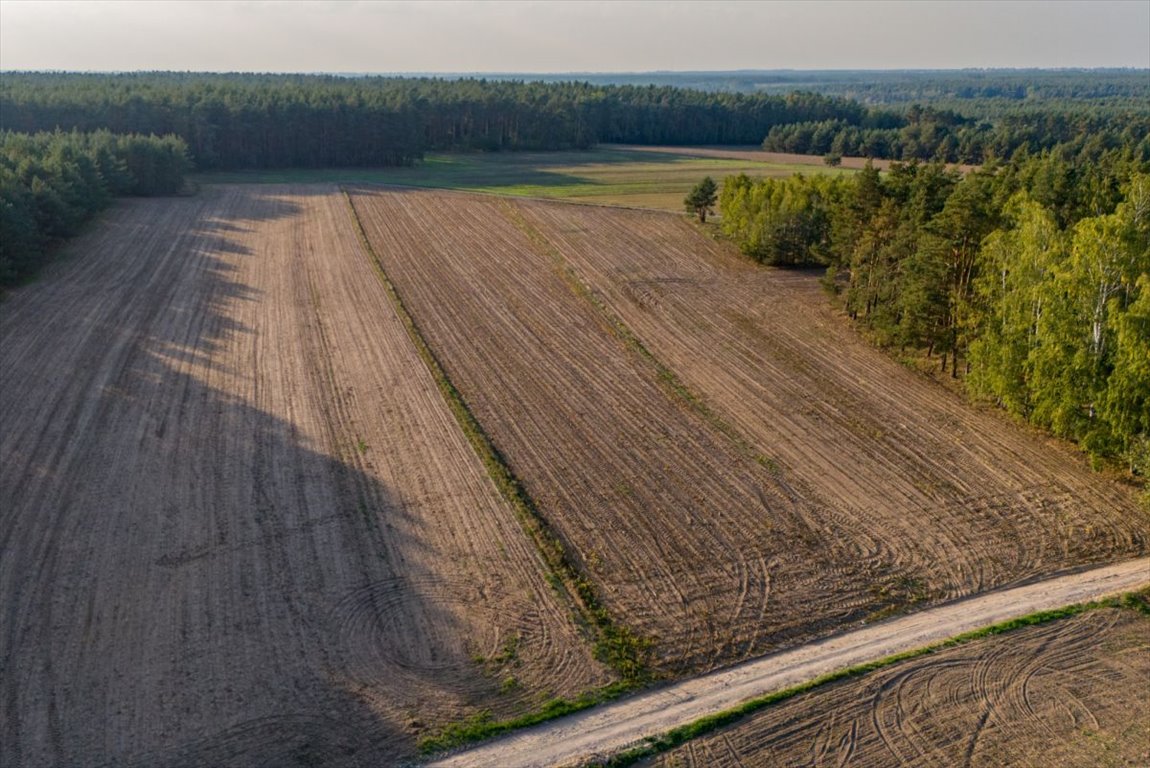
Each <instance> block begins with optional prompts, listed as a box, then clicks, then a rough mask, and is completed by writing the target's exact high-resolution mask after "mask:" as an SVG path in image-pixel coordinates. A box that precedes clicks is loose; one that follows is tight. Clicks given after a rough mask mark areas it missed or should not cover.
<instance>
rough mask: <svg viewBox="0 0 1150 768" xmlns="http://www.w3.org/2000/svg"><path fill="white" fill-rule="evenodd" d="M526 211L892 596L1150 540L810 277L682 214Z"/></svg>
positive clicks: (1119, 493) (1084, 473)
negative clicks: (867, 329) (844, 310)
mask: <svg viewBox="0 0 1150 768" xmlns="http://www.w3.org/2000/svg"><path fill="white" fill-rule="evenodd" d="M519 205H520V210H522V212H523V215H524V216H525V217H526V218H527V219H528V220H529V222H530V223H531V226H532V227H533V228H534V229H535V230H536V231H538V232H540V233H541V234H542V236H544V237H545V238H546V239H547V241H548V243H549V246H550V247H551V248H553V249H554V250H556V251H557V252H559V253H561V254H562V256H563V258H564V259H565V260H566V261H567V262H568V263H569V264H571V265H572V267H573V268H574V269H575V271H576V272H577V273H578V274H579V275H580V276H581V277H582V278H583V279H584V280H586V281H587V283H588V284H589V285H590V286H591V288H592V289H593V291H594V292H595V293H596V295H598V296H599V297H600V299H601V301H603V302H604V303H605V304H606V305H607V306H608V307H609V308H610V310H611V312H613V313H615V314H616V315H617V316H618V317H619V318H621V319H622V320H623V322H625V323H626V324H627V325H628V326H629V327H630V328H631V329H632V330H633V331H634V333H635V334H636V335H637V336H638V337H639V338H641V339H642V340H643V342H644V343H645V344H646V345H647V347H648V348H649V349H650V350H651V352H652V353H653V354H654V355H655V356H656V357H658V358H660V359H661V360H663V361H664V362H665V363H666V364H667V365H668V366H669V367H670V368H671V369H673V370H674V371H675V372H676V373H677V374H678V375H679V376H680V377H681V378H682V379H683V380H684V382H685V383H686V385H687V386H688V387H690V388H691V389H692V390H693V391H695V392H696V393H698V394H699V395H700V397H701V398H702V399H703V400H704V401H705V402H706V403H707V404H708V405H709V406H711V407H712V408H713V409H714V411H716V412H717V413H718V414H719V415H720V416H721V417H722V419H723V420H725V421H726V422H727V423H729V424H730V425H733V427H734V429H735V431H736V432H737V433H738V434H739V435H740V436H742V437H743V438H744V439H746V440H747V441H748V442H749V443H750V444H751V445H752V446H753V448H754V449H755V450H757V451H760V452H762V453H763V454H765V455H767V456H769V457H770V458H771V459H773V460H774V461H775V462H776V463H777V464H778V465H779V467H780V468H781V470H782V476H783V478H784V479H785V480H786V482H787V483H789V484H790V485H791V486H792V487H794V488H795V489H796V490H797V491H798V492H799V494H800V495H801V497H802V498H803V500H804V501H805V503H806V504H807V505H808V507H809V508H810V509H811V520H812V523H811V524H812V526H814V527H815V528H818V529H821V528H822V527H823V526H826V525H830V526H833V527H834V529H835V530H836V531H838V532H839V535H846V536H848V537H849V538H850V539H851V540H852V542H853V547H854V549H855V552H856V554H857V557H859V558H861V559H863V560H865V561H867V562H869V563H870V564H872V565H873V568H874V572H875V573H876V574H885V575H886V576H887V577H888V580H887V581H886V582H880V584H879V586H880V587H882V588H883V589H885V590H886V591H887V594H889V595H891V596H892V597H895V596H897V595H898V594H899V593H903V594H904V596H905V597H908V598H913V597H916V596H917V597H920V598H933V597H956V596H959V595H963V594H968V593H971V592H976V591H980V590H985V589H988V588H991V587H997V586H1002V585H1005V584H1009V583H1014V582H1017V581H1019V580H1023V579H1028V578H1033V577H1035V576H1038V575H1042V574H1049V573H1052V572H1055V571H1057V570H1060V569H1064V568H1068V567H1072V566H1075V565H1079V564H1084V563H1089V562H1096V561H1104V560H1108V559H1113V558H1117V557H1121V556H1133V555H1135V554H1138V553H1141V552H1144V551H1145V550H1146V547H1147V535H1148V532H1150V519H1148V517H1147V515H1146V513H1145V512H1144V511H1139V509H1138V505H1137V503H1136V502H1135V500H1134V499H1133V496H1132V494H1131V493H1130V492H1129V491H1128V489H1125V488H1123V487H1121V486H1119V485H1118V484H1116V483H1115V482H1114V480H1113V479H1110V478H1107V477H1103V476H1100V475H1098V474H1096V473H1093V472H1091V471H1089V469H1087V468H1086V467H1085V465H1084V463H1083V461H1082V459H1081V457H1080V456H1078V455H1076V454H1074V453H1072V452H1071V451H1069V450H1067V449H1066V448H1064V447H1063V446H1060V445H1057V444H1055V443H1054V442H1053V441H1049V442H1044V441H1042V440H1040V439H1037V438H1036V437H1035V435H1034V434H1033V433H1029V432H1027V431H1024V430H1023V429H1020V428H1019V427H1018V426H1016V425H1014V424H1011V423H1009V422H1007V421H1006V420H1005V419H1003V418H1000V417H999V415H998V414H996V413H987V412H980V411H978V410H977V409H973V408H971V407H970V406H969V405H967V404H966V403H964V402H962V400H961V399H960V398H959V397H958V395H956V394H954V393H952V392H950V391H948V390H946V389H944V388H943V387H941V386H938V385H936V384H934V383H932V382H930V381H928V380H926V379H924V378H923V377H921V376H919V375H917V374H915V373H914V372H912V371H910V370H908V369H906V368H904V367H902V366H900V365H898V364H897V363H895V362H894V361H892V360H891V359H890V358H888V357H887V356H886V355H884V354H881V353H879V352H877V351H876V350H874V349H872V348H870V347H869V346H867V345H866V344H864V343H863V342H862V341H860V340H859V338H858V337H857V336H856V334H855V333H854V332H853V331H852V330H851V329H850V328H849V327H848V326H847V325H846V324H845V323H844V322H842V320H841V318H839V317H836V316H835V313H834V311H833V310H832V309H831V308H830V306H829V305H828V302H827V300H826V297H825V296H824V295H823V294H822V291H821V289H820V287H819V284H818V280H817V276H816V275H815V274H812V273H810V272H807V273H802V272H787V271H782V270H772V269H764V268H762V267H757V266H755V265H754V264H752V263H750V262H748V261H747V260H746V259H743V258H741V257H739V256H738V255H737V254H735V253H733V252H732V251H731V250H730V249H728V248H726V247H724V246H723V245H721V244H719V243H716V242H714V241H712V240H710V239H709V238H706V237H703V236H701V235H699V234H698V232H697V230H695V228H694V227H693V226H691V225H690V224H689V223H688V222H687V221H685V220H684V219H683V218H681V217H672V216H665V215H661V214H655V213H647V212H642V211H623V210H608V209H602V208H592V207H587V206H571V205H553V204H540V203H522V204H519Z"/></svg>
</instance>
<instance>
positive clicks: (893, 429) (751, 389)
mask: <svg viewBox="0 0 1150 768" xmlns="http://www.w3.org/2000/svg"><path fill="white" fill-rule="evenodd" d="M353 198H354V200H355V205H356V208H357V209H358V211H359V215H360V218H361V219H362V220H363V221H364V224H365V227H366V231H367V233H368V236H369V239H370V240H371V241H372V243H373V244H374V248H375V250H376V251H377V252H378V253H379V255H380V257H381V259H382V260H383V262H384V266H385V268H386V270H387V271H388V273H389V275H390V276H391V278H392V280H393V281H394V282H395V283H396V285H397V286H398V289H399V291H400V293H401V294H402V296H403V298H404V300H405V302H407V304H408V305H409V308H410V310H411V311H412V313H413V314H414V316H415V318H416V320H417V322H418V323H419V324H420V326H421V328H422V330H423V332H424V334H425V336H426V337H427V338H428V340H429V342H430V344H431V346H432V347H433V348H434V349H435V350H436V351H437V354H439V356H440V358H441V359H442V360H443V361H444V363H445V365H446V367H447V369H448V372H449V374H450V375H451V376H452V378H453V380H454V381H455V382H456V384H457V385H458V386H459V388H460V390H461V391H462V393H463V395H464V397H465V398H466V399H467V400H468V402H469V403H471V404H472V406H473V408H474V410H475V412H476V415H477V416H478V418H479V420H480V421H481V422H482V423H483V425H484V426H485V428H486V429H487V430H488V431H489V432H490V435H491V437H492V438H493V440H494V442H495V443H496V445H497V446H498V447H499V449H500V450H501V451H502V452H503V454H504V455H505V456H506V458H507V459H508V461H509V463H510V464H511V466H512V468H513V469H514V471H515V472H516V473H517V474H518V475H519V477H521V478H522V479H523V480H524V482H525V484H526V486H527V488H528V490H529V491H530V493H531V494H532V496H533V497H534V498H535V499H536V501H537V502H538V503H539V506H540V508H541V509H542V510H543V512H544V514H545V515H546V516H547V518H548V519H549V520H550V521H551V523H552V524H553V525H554V526H555V528H556V529H557V530H558V531H559V533H560V534H561V535H562V536H563V538H564V539H565V541H566V542H567V544H568V546H569V548H570V549H571V551H572V552H573V553H574V554H575V556H576V557H577V559H578V560H579V561H580V562H581V564H582V565H583V567H584V569H585V570H586V572H587V573H588V574H589V575H590V576H591V578H592V579H593V580H594V582H595V583H596V585H597V586H598V587H599V588H600V589H601V590H602V592H603V594H604V599H605V601H606V602H607V604H608V606H609V607H610V608H611V609H612V611H613V612H614V615H615V616H616V617H618V618H619V619H620V620H622V621H623V622H625V623H626V624H628V625H629V626H631V627H633V628H634V629H636V630H637V631H638V632H639V633H640V634H642V635H644V636H646V637H649V638H651V639H653V640H654V641H655V649H656V657H655V662H656V668H657V669H658V670H661V671H664V672H667V673H669V674H684V673H687V672H691V671H701V670H706V669H711V668H714V667H716V666H722V665H725V664H730V663H732V662H735V661H738V660H740V659H743V658H748V657H751V656H756V655H760V654H763V653H766V652H769V651H771V650H775V649H777V648H780V647H787V646H790V645H794V644H795V643H797V642H799V641H803V640H808V639H810V638H812V637H815V636H818V635H820V634H825V633H827V632H829V631H831V630H834V629H836V628H837V629H841V628H843V627H845V626H847V625H849V624H851V623H853V622H858V621H861V620H863V619H866V618H871V619H873V618H875V617H877V616H881V615H885V614H888V613H892V612H897V611H899V610H904V609H906V608H908V607H911V606H916V605H925V604H929V603H931V602H936V601H940V600H944V599H949V598H954V597H958V596H962V595H968V594H972V593H976V592H980V591H984V590H988V589H992V588H996V587H1002V586H1006V585H1011V584H1018V583H1021V582H1023V581H1026V580H1032V579H1035V578H1039V577H1042V576H1047V575H1051V574H1055V573H1059V572H1062V571H1065V570H1067V569H1071V568H1074V567H1077V566H1081V565H1084V564H1089V563H1099V562H1108V561H1114V560H1118V559H1122V558H1125V557H1132V556H1136V555H1139V554H1142V553H1144V552H1145V551H1146V548H1147V538H1146V537H1147V531H1148V530H1150V519H1148V516H1147V514H1146V513H1145V512H1144V511H1140V510H1139V508H1138V506H1137V504H1136V502H1135V500H1134V498H1133V493H1132V492H1131V491H1130V489H1128V488H1124V487H1121V486H1119V485H1118V484H1116V483H1115V481H1114V480H1113V479H1112V478H1107V477H1103V476H1099V475H1096V474H1093V473H1091V472H1090V470H1089V469H1088V468H1087V467H1086V466H1084V464H1083V462H1082V460H1081V458H1080V457H1079V456H1077V455H1076V454H1074V453H1072V452H1071V451H1070V450H1068V449H1067V448H1065V447H1064V446H1060V445H1057V444H1054V443H1044V441H1042V440H1041V439H1038V438H1036V436H1035V435H1033V434H1030V433H1028V432H1026V431H1024V430H1022V429H1020V428H1018V427H1017V426H1016V425H1014V424H1011V423H1008V422H1007V421H1005V420H1004V419H1002V418H999V417H997V416H996V415H994V414H990V413H984V412H981V411H979V410H978V409H974V408H971V407H970V406H969V405H967V404H966V403H964V402H963V401H962V400H961V399H960V398H959V397H958V396H957V395H956V394H954V393H953V392H950V391H948V390H947V389H945V388H943V387H941V386H939V385H938V384H936V383H934V382H931V381H929V380H927V379H925V378H923V377H922V376H920V375H917V374H915V373H914V372H912V371H909V370H907V369H905V368H903V367H901V366H899V365H898V364H896V363H894V362H892V361H891V360H890V359H889V358H888V357H887V356H885V355H884V354H883V353H881V352H879V351H876V350H874V349H872V348H871V347H869V346H868V345H867V344H866V343H865V342H863V341H862V340H861V339H859V338H858V337H857V336H856V334H854V333H853V332H852V331H851V329H850V328H849V327H848V326H847V324H846V323H845V322H844V321H843V319H842V318H840V317H838V316H836V315H835V313H834V312H833V311H832V310H831V309H830V308H829V306H828V302H827V300H826V297H825V296H823V295H822V294H821V292H820V289H819V286H818V279H817V277H818V276H817V274H812V273H809V272H808V273H799V272H783V271H778V270H765V269H763V268H761V267H758V266H756V265H754V264H751V263H748V262H747V261H746V260H744V259H742V258H741V257H739V256H738V255H737V254H736V253H734V252H732V251H731V250H729V249H728V248H726V247H725V246H723V245H721V244H718V243H716V242H714V241H712V240H710V239H709V238H707V237H705V236H704V235H702V234H700V232H699V231H698V230H696V229H695V228H694V227H693V226H691V225H690V224H689V223H688V222H686V221H685V220H684V219H683V218H682V217H677V216H672V215H666V214H660V213H653V212H643V211H627V210H617V209H610V208H604V207H593V206H575V205H567V204H561V203H548V202H541V201H529V202H523V201H510V200H500V199H495V198H481V197H476V196H469V195H465V194H453V193H445V192H428V191H383V190H378V189H377V190H372V189H367V188H364V189H361V190H359V191H357V193H356V194H354V195H353ZM617 321H618V322H617ZM624 326H625V327H624ZM627 329H630V330H631V331H633V332H634V335H635V336H636V337H637V338H638V340H639V341H640V342H641V343H642V344H643V345H645V347H646V348H647V349H648V350H649V351H650V352H651V353H652V354H653V356H654V358H656V359H658V360H661V361H663V363H665V364H666V366H667V368H663V369H661V368H659V366H658V364H657V363H656V362H654V361H653V360H652V358H651V357H649V356H646V355H644V354H643V353H642V352H640V351H636V349H635V345H634V344H629V343H628V341H627V338H626V334H627ZM668 369H669V370H668ZM675 375H677V376H678V377H679V378H680V379H681V380H682V382H684V383H685V384H686V388H687V389H688V390H690V391H689V392H688V393H687V394H686V395H684V394H683V393H682V392H681V391H677V390H676V386H675V385H674V382H673V381H670V382H669V381H668V377H670V378H671V379H673V378H674V376H675ZM692 395H694V396H695V397H697V398H698V399H699V400H701V401H702V402H703V404H704V406H705V408H699V407H696V406H694V405H692V404H691V403H690V397H691V396H692ZM706 409H709V411H710V413H711V414H712V415H711V416H708V415H707V413H706Z"/></svg>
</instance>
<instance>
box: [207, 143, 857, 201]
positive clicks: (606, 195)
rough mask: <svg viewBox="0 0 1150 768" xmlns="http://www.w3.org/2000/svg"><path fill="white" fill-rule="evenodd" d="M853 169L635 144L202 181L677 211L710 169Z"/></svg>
mask: <svg viewBox="0 0 1150 768" xmlns="http://www.w3.org/2000/svg"><path fill="white" fill-rule="evenodd" d="M796 172H803V173H852V172H853V171H851V170H849V169H842V168H827V167H825V166H822V165H812V164H801V163H789V162H763V161H758V160H751V159H735V158H726V157H688V156H684V155H682V154H671V153H662V152H653V151H635V150H630V149H595V150H586V151H572V152H504V153H472V154H444V155H428V156H427V158H426V159H424V160H423V161H422V162H420V163H418V164H417V165H415V166H413V167H411V168H329V169H314V170H313V169H286V170H268V171H233V172H220V173H204V174H199V175H198V176H196V177H195V180H196V181H198V182H200V183H233V182H242V183H276V184H282V183H315V182H337V183H353V182H360V183H363V182H367V183H372V184H396V185H403V186H414V187H433V188H440V189H458V190H465V191H469V192H486V193H492V194H501V195H514V196H519V197H545V198H552V199H564V200H579V201H580V202H587V203H600V204H605V205H623V206H631V207H637V208H658V209H661V210H673V211H679V210H682V208H683V198H684V197H685V196H686V194H687V192H688V191H690V189H691V187H692V186H694V185H695V184H696V183H697V182H698V181H699V180H700V179H702V178H703V177H704V176H712V177H714V178H715V179H716V180H721V179H723V178H725V177H727V176H732V175H735V174H738V173H745V174H747V175H748V176H751V177H756V178H761V177H764V176H790V175H791V174H793V173H796Z"/></svg>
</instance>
